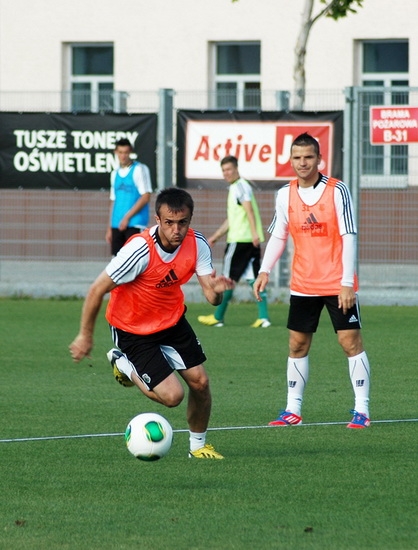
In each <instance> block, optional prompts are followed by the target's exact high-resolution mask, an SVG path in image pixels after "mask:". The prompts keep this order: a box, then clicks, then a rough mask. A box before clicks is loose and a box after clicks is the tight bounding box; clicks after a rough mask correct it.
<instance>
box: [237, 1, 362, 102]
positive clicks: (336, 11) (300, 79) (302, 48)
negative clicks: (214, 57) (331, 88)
mask: <svg viewBox="0 0 418 550" xmlns="http://www.w3.org/2000/svg"><path fill="white" fill-rule="evenodd" d="M363 1H364V0H319V2H320V3H321V4H324V7H323V8H322V9H321V10H320V11H319V12H318V13H317V14H316V15H313V9H314V4H315V0H305V5H304V8H303V12H302V23H301V26H300V31H299V35H298V38H297V41H296V46H295V63H294V67H293V80H294V92H295V100H294V106H293V108H294V109H295V110H302V109H303V107H304V104H305V89H306V74H305V59H306V49H307V44H308V38H309V33H310V32H311V29H312V26H313V25H314V23H316V22H317V21H318V19H320V18H321V17H331V18H332V19H334V20H335V21H337V20H338V19H341V18H343V17H347V15H348V14H349V13H357V11H356V9H355V8H356V7H362V4H363ZM232 2H238V0H232Z"/></svg>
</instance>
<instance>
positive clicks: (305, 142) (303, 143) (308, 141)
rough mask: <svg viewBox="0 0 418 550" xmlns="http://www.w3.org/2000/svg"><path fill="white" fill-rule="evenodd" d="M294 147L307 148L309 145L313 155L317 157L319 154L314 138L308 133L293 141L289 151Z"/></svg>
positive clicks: (316, 141)
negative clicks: (313, 152)
mask: <svg viewBox="0 0 418 550" xmlns="http://www.w3.org/2000/svg"><path fill="white" fill-rule="evenodd" d="M294 145H296V146H298V147H308V146H309V145H312V147H313V148H314V151H315V153H316V154H317V155H318V156H319V155H320V154H321V152H320V149H319V143H318V140H316V139H315V138H314V137H312V136H311V135H310V134H308V132H304V133H303V134H300V135H299V136H298V137H297V138H296V139H294V140H293V143H292V146H291V147H290V150H292V148H293V146H294Z"/></svg>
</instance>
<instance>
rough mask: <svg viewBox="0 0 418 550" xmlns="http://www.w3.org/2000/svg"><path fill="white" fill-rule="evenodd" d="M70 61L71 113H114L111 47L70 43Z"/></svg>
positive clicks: (107, 45)
mask: <svg viewBox="0 0 418 550" xmlns="http://www.w3.org/2000/svg"><path fill="white" fill-rule="evenodd" d="M70 58H71V59H70V89H71V110H72V111H77V112H79V111H88V112H93V113H97V112H100V111H110V112H112V111H114V110H115V105H114V92H113V46H112V45H109V44H106V45H99V44H73V45H71V47H70Z"/></svg>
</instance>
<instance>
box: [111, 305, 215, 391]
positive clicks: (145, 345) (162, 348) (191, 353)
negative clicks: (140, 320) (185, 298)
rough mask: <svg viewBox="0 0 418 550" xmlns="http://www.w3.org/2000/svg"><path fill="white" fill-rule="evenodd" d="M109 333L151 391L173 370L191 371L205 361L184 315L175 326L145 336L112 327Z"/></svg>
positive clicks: (200, 347) (198, 343)
mask: <svg viewBox="0 0 418 550" xmlns="http://www.w3.org/2000/svg"><path fill="white" fill-rule="evenodd" d="M110 330H111V333H112V339H113V342H114V343H115V345H116V346H117V347H118V348H119V349H120V350H121V351H122V352H123V353H124V354H125V355H126V356H127V358H128V359H129V361H130V362H131V363H132V364H133V366H134V367H135V370H136V372H137V374H138V376H139V377H140V378H141V380H142V381H143V383H144V385H145V387H147V388H148V389H152V388H155V386H157V385H158V384H159V383H160V382H162V381H163V380H164V379H165V378H167V376H169V375H170V374H171V373H172V372H173V371H174V370H183V369H190V368H192V367H196V366H197V365H201V364H202V363H203V362H204V361H206V356H205V354H204V352H203V349H202V346H201V344H200V342H199V340H198V339H197V337H196V334H195V333H194V331H193V329H192V327H191V326H190V325H189V323H188V321H187V320H186V318H185V317H184V316H183V317H181V318H180V320H179V322H178V323H177V324H175V325H174V326H173V327H170V328H168V329H165V330H161V331H160V332H155V333H154V334H147V335H145V336H141V335H139V334H132V333H130V332H125V331H123V330H120V329H118V328H115V327H112V326H111V327H110Z"/></svg>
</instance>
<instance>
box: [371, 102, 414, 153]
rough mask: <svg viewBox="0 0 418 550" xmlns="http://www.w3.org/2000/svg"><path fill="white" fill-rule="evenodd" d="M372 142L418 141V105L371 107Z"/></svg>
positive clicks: (405, 142) (401, 143)
mask: <svg viewBox="0 0 418 550" xmlns="http://www.w3.org/2000/svg"><path fill="white" fill-rule="evenodd" d="M370 143H371V144H372V145H385V144H388V145H398V144H399V145H403V144H407V143H418V107H411V106H408V105H405V106H404V105H392V106H390V105H385V106H381V107H375V106H373V107H370Z"/></svg>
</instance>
